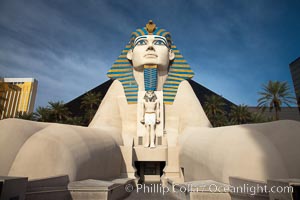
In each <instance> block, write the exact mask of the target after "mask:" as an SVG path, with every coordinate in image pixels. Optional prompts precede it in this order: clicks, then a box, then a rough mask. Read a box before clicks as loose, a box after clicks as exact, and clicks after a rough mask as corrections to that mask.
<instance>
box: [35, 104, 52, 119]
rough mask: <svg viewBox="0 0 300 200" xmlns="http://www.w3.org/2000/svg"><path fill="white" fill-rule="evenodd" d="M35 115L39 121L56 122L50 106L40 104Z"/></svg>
mask: <svg viewBox="0 0 300 200" xmlns="http://www.w3.org/2000/svg"><path fill="white" fill-rule="evenodd" d="M33 115H34V117H35V119H36V120H37V121H40V122H54V119H53V116H51V110H50V109H49V108H48V107H41V106H39V107H38V108H37V109H36V112H34V113H33Z"/></svg>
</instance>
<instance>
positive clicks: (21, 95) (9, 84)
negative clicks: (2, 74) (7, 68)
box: [0, 78, 38, 119]
mask: <svg viewBox="0 0 300 200" xmlns="http://www.w3.org/2000/svg"><path fill="white" fill-rule="evenodd" d="M0 81H1V91H0V92H1V93H0V95H1V96H2V98H1V100H0V104H1V113H0V114H1V115H0V119H4V118H10V117H16V116H17V115H18V114H21V115H22V114H29V113H32V112H33V109H34V103H35V97H36V92H37V85H38V82H37V80H35V79H33V78H2V79H0Z"/></svg>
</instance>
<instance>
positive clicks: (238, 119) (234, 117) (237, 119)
mask: <svg viewBox="0 0 300 200" xmlns="http://www.w3.org/2000/svg"><path fill="white" fill-rule="evenodd" d="M229 117H230V120H231V122H232V123H233V124H246V123H249V122H250V121H251V118H252V116H251V113H250V112H249V110H248V107H247V106H246V105H238V106H231V109H230V113H229Z"/></svg>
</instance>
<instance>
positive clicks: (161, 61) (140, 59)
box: [127, 35, 175, 71]
mask: <svg viewBox="0 0 300 200" xmlns="http://www.w3.org/2000/svg"><path fill="white" fill-rule="evenodd" d="M127 58H128V59H129V60H131V61H132V65H133V67H134V68H136V69H138V68H142V67H143V66H144V65H157V66H158V70H162V71H165V70H167V69H168V67H169V63H170V61H172V60H173V59H174V58H175V54H174V52H173V51H172V49H171V48H170V47H169V45H168V42H167V39H166V38H165V37H163V36H159V35H143V36H139V37H137V38H136V39H135V40H134V42H133V47H132V49H130V50H129V51H128V53H127Z"/></svg>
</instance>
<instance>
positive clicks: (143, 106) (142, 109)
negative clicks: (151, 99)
mask: <svg viewBox="0 0 300 200" xmlns="http://www.w3.org/2000/svg"><path fill="white" fill-rule="evenodd" d="M141 123H142V124H144V123H145V100H143V101H142V105H141Z"/></svg>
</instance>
